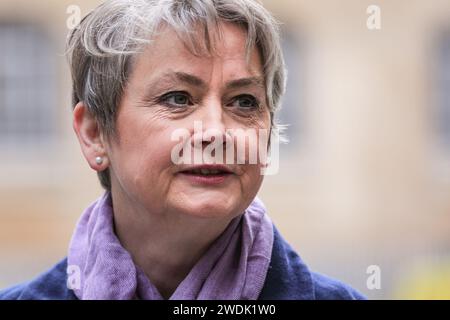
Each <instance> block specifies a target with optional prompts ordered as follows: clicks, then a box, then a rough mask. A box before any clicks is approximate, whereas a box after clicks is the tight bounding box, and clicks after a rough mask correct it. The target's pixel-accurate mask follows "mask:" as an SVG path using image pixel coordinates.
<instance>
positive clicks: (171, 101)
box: [159, 91, 193, 107]
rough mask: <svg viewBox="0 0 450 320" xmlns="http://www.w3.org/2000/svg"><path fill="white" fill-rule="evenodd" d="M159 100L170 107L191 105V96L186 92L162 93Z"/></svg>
mask: <svg viewBox="0 0 450 320" xmlns="http://www.w3.org/2000/svg"><path fill="white" fill-rule="evenodd" d="M159 101H160V102H161V103H163V104H166V105H168V106H170V107H187V106H189V105H192V104H193V103H192V101H191V97H190V96H189V94H188V93H187V92H184V91H174V92H169V93H166V94H164V95H163V96H162V97H161V98H159Z"/></svg>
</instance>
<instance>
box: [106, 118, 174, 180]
mask: <svg viewBox="0 0 450 320" xmlns="http://www.w3.org/2000/svg"><path fill="white" fill-rule="evenodd" d="M129 123H130V124H129V125H127V122H126V121H123V122H122V125H121V126H120V127H118V133H119V142H118V143H117V144H116V145H115V146H114V148H113V150H112V165H113V170H114V171H115V172H116V174H117V175H119V176H120V177H119V178H122V179H121V180H123V181H124V180H128V183H127V184H130V183H132V184H134V185H137V186H148V185H149V184H153V185H154V184H156V183H158V179H159V178H160V177H161V176H163V178H164V174H165V173H170V172H171V168H172V166H173V163H172V161H171V150H172V148H173V147H174V145H175V144H176V142H174V141H171V129H170V127H169V126H162V125H160V124H158V125H154V124H153V125H148V121H145V122H144V121H143V120H142V119H140V120H139V119H137V120H136V121H134V122H129ZM119 130H120V131H119ZM163 180H164V179H163ZM166 180H167V179H166Z"/></svg>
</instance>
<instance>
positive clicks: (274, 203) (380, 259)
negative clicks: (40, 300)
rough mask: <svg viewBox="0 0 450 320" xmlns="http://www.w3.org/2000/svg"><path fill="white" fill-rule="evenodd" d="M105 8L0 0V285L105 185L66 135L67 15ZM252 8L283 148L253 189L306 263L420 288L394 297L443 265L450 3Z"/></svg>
mask: <svg viewBox="0 0 450 320" xmlns="http://www.w3.org/2000/svg"><path fill="white" fill-rule="evenodd" d="M100 2H101V1H94V0H77V1H66V0H46V1H40V2H36V1H31V0H14V1H12V0H2V1H1V2H0V43H1V48H2V49H1V50H0V163H1V166H0V261H1V262H0V287H5V286H8V285H11V284H13V283H16V282H19V281H24V280H27V279H29V278H31V277H33V276H34V275H36V274H37V273H39V272H40V271H43V270H44V269H45V268H48V267H50V266H51V265H52V264H53V263H55V262H56V261H57V260H58V259H60V258H62V257H64V256H65V254H66V250H67V246H68V242H69V240H70V237H71V234H72V231H73V228H74V226H75V223H76V221H77V219H78V217H79V215H80V214H81V212H82V211H83V210H84V209H85V208H86V207H87V206H88V205H89V204H90V203H91V202H92V201H94V200H95V199H96V198H97V197H98V196H99V195H100V194H101V193H102V190H101V188H100V186H99V183H98V182H97V178H96V175H95V173H94V172H92V171H91V169H90V168H89V167H88V165H87V164H86V163H85V161H84V159H83V157H82V155H81V152H80V151H79V147H78V143H77V141H76V138H75V135H74V134H73V130H72V125H71V106H70V75H69V73H68V67H67V65H66V61H65V57H64V42H65V39H66V35H67V33H68V31H69V29H68V27H69V26H68V22H70V21H68V19H70V18H71V17H72V15H73V11H70V10H69V11H68V8H69V7H71V6H74V5H75V6H78V7H79V8H80V10H81V15H82V16H84V15H85V14H86V13H88V12H89V11H90V10H91V9H92V8H94V7H95V6H96V5H98V4H99V3H100ZM263 3H264V4H265V6H266V7H267V8H268V9H269V10H271V11H272V12H273V13H274V14H275V16H276V17H277V18H278V20H280V21H282V22H283V31H284V42H283V45H284V48H285V55H286V59H287V64H288V70H289V81H290V82H289V86H288V92H287V94H286V97H285V101H284V102H285V103H284V107H283V108H284V109H283V111H282V113H281V115H280V118H281V119H282V120H284V121H285V122H287V123H288V124H290V127H289V130H288V135H289V137H290V140H291V142H290V143H289V144H288V145H286V146H283V147H282V148H281V155H280V157H281V160H280V162H281V166H280V171H279V173H278V174H277V175H274V176H268V177H266V181H265V183H264V185H263V188H262V190H261V192H260V197H261V198H262V199H263V201H264V202H265V204H266V206H267V207H268V209H269V213H270V214H271V217H272V219H273V220H274V222H275V223H276V225H277V226H278V228H279V229H280V230H281V232H282V234H284V236H285V237H286V238H287V240H288V241H289V242H290V243H291V244H292V245H293V246H294V247H295V248H296V249H297V251H298V252H299V253H300V254H301V256H302V258H303V259H304V260H305V261H306V262H307V263H308V264H309V265H310V266H311V267H312V269H314V270H316V271H319V272H322V273H326V274H329V275H331V276H334V277H337V278H340V279H342V280H344V281H346V282H348V283H350V284H351V285H353V286H354V287H355V288H357V289H359V290H360V291H362V292H363V293H365V294H366V295H368V296H369V297H374V298H393V297H397V298H398V297H400V298H409V297H415V296H417V295H414V294H412V293H411V291H408V290H402V288H411V286H410V285H409V284H408V283H411V281H409V279H415V278H414V274H415V273H414V272H415V271H414V270H416V267H417V266H418V265H420V266H424V267H423V268H422V269H424V270H426V269H427V268H428V267H427V266H428V264H429V265H430V270H434V269H433V268H435V266H436V264H438V265H440V262H442V265H449V263H448V261H449V260H450V134H448V132H450V129H449V128H450V94H449V92H450V32H449V30H450V2H448V1H445V0H432V1H420V0H413V1H406V0H395V1H392V0H391V1H388V0H379V1H367V0H345V1H339V2H338V1H332V0H315V1H312V0H265V1H263ZM370 5H377V6H379V8H380V9H381V11H380V12H381V28H380V29H379V30H369V29H368V28H367V25H366V21H367V19H368V18H369V14H368V13H367V8H368V7H369V6H370ZM72 8H73V7H72ZM69 24H70V23H69ZM445 119H447V120H448V122H447V121H446V120H445ZM370 265H376V266H379V267H380V270H381V289H379V290H369V289H368V288H367V286H366V281H367V278H368V276H369V275H368V274H367V272H366V271H367V268H368V267H369V266H370ZM447 279H448V277H447ZM438 282H439V280H438ZM439 283H440V288H441V287H442V285H443V283H442V282H439ZM408 285H409V286H408ZM449 285H450V284H449ZM402 286H403V287H402ZM444 286H445V282H444ZM411 290H413V289H411ZM430 290H431V291H432V290H433V289H430ZM436 290H438V291H439V290H441V291H442V292H443V293H442V295H444V294H445V290H442V289H439V288H438V289H436ZM447 292H448V289H447ZM435 293H436V292H435ZM442 295H441V296H442ZM437 297H439V292H437Z"/></svg>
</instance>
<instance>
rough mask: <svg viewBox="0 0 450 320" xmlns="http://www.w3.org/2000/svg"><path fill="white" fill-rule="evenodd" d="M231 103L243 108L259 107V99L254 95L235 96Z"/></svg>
mask: <svg viewBox="0 0 450 320" xmlns="http://www.w3.org/2000/svg"><path fill="white" fill-rule="evenodd" d="M236 104H237V105H236ZM231 105H233V106H235V107H238V108H241V109H256V108H259V101H258V99H257V98H255V97H254V96H252V95H249V94H242V95H240V96H237V97H236V98H234V99H233V101H232V102H231Z"/></svg>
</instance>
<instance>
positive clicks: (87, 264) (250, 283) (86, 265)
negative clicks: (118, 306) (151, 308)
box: [68, 192, 273, 300]
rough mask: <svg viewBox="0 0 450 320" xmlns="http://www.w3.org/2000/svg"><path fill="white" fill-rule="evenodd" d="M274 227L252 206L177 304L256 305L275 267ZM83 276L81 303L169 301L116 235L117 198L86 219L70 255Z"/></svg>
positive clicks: (92, 209)
mask: <svg viewBox="0 0 450 320" xmlns="http://www.w3.org/2000/svg"><path fill="white" fill-rule="evenodd" d="M272 245H273V227H272V222H271V220H270V218H269V217H268V215H267V214H266V210H265V208H264V205H263V203H262V202H261V201H260V200H259V199H258V198H255V200H254V201H253V202H252V203H251V205H250V206H249V207H248V208H247V209H246V210H245V212H244V214H242V215H240V216H238V217H236V218H235V219H233V220H232V221H231V222H230V224H229V225H228V227H227V228H226V229H225V231H224V232H223V233H222V234H221V235H220V236H219V238H218V239H217V240H216V241H215V242H214V243H213V244H212V245H211V246H210V248H209V249H208V250H207V251H206V253H205V254H204V255H203V256H202V257H201V258H200V260H199V261H198V262H197V263H196V264H195V266H194V267H193V268H192V269H191V271H190V272H189V274H188V275H187V276H186V278H185V279H184V280H183V281H182V282H181V283H180V284H179V286H178V287H177V289H176V290H175V292H174V293H173V294H172V296H171V297H170V299H171V300H195V299H199V300H205V299H223V300H255V299H257V298H258V296H259V294H260V292H261V290H262V288H263V285H264V281H265V278H266V275H267V270H268V268H269V263H270V258H271V253H272ZM74 267H75V268H77V270H79V271H80V285H79V286H78V287H75V288H72V289H73V290H74V293H75V295H76V296H77V297H78V298H79V299H88V300H91V299H101V300H110V299H111V300H119V299H120V300H128V299H145V300H161V299H163V297H162V296H161V294H160V293H159V292H158V290H157V288H156V287H155V286H154V285H153V284H152V283H151V282H150V280H149V279H148V278H147V276H146V275H145V273H144V272H143V271H142V270H140V268H139V267H137V266H136V265H135V264H134V262H133V260H132V258H131V255H130V254H129V253H128V252H127V251H126V250H125V249H124V248H123V247H122V245H121V244H120V242H119V239H118V238H117V237H116V235H115V234H114V228H113V208H112V201H111V194H110V193H109V192H106V193H105V194H104V195H103V196H102V197H101V198H99V199H98V200H96V201H95V202H94V203H93V204H92V205H91V206H89V207H88V208H87V209H86V210H85V212H84V213H83V214H82V216H81V218H80V220H79V222H78V224H77V227H76V229H75V232H74V234H73V236H72V240H71V243H70V246H69V253H68V268H71V269H72V270H73V268H74Z"/></svg>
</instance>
